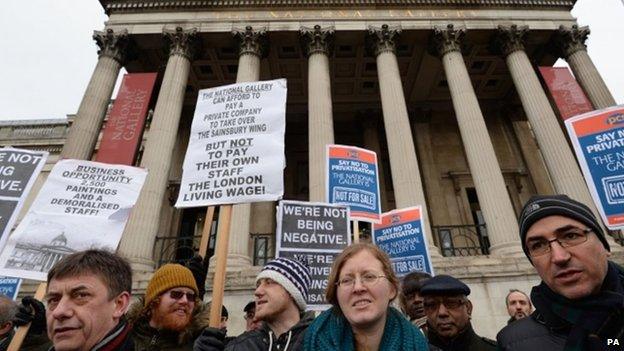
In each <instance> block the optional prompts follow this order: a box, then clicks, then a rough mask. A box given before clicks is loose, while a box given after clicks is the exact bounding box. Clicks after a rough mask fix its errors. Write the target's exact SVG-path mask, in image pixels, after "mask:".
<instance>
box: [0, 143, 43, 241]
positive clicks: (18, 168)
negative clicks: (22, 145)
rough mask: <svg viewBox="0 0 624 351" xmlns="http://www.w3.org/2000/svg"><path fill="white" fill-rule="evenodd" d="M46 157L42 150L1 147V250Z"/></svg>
mask: <svg viewBox="0 0 624 351" xmlns="http://www.w3.org/2000/svg"><path fill="white" fill-rule="evenodd" d="M47 158H48V153H47V152H45V151H30V150H21V149H13V148H3V149H0V235H1V236H0V249H1V248H2V247H4V244H5V243H6V240H7V238H8V236H9V233H10V231H11V229H12V228H13V224H14V223H15V220H16V219H17V215H18V214H19V212H20V209H21V208H22V206H23V205H24V200H25V199H26V196H28V193H29V192H30V188H32V185H33V183H34V182H35V180H36V179H37V176H38V175H39V173H40V172H41V169H42V168H43V165H45V162H46V159H47Z"/></svg>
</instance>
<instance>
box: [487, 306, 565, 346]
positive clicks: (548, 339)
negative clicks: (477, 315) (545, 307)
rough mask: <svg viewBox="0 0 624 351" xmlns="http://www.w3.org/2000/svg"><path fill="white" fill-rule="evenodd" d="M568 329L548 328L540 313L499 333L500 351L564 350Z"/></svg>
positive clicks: (512, 324) (535, 313) (514, 323)
mask: <svg viewBox="0 0 624 351" xmlns="http://www.w3.org/2000/svg"><path fill="white" fill-rule="evenodd" d="M568 333H569V330H567V329H554V328H549V327H548V326H546V323H545V321H544V320H543V319H542V317H541V315H540V314H539V313H538V312H534V313H533V314H532V315H530V316H528V317H526V318H522V319H520V320H518V321H515V322H513V323H511V324H509V325H508V326H506V327H505V328H503V330H501V331H500V332H498V335H496V341H497V342H498V348H499V350H504V351H512V350H513V351H524V350H526V351H536V350H549V351H558V350H563V347H564V346H565V343H566V337H567V335H568Z"/></svg>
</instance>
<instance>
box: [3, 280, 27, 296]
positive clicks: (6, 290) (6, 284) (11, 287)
mask: <svg viewBox="0 0 624 351" xmlns="http://www.w3.org/2000/svg"><path fill="white" fill-rule="evenodd" d="M21 285H22V280H21V279H20V278H11V277H2V276H0V294H2V295H4V296H7V297H9V298H11V299H12V300H15V299H16V298H17V294H18V293H19V289H20V286H21Z"/></svg>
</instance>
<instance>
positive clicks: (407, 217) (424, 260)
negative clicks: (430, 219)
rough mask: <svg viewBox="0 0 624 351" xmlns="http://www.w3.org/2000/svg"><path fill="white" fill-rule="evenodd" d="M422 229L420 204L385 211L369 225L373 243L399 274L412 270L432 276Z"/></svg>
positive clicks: (402, 274)
mask: <svg viewBox="0 0 624 351" xmlns="http://www.w3.org/2000/svg"><path fill="white" fill-rule="evenodd" d="M424 228H425V226H424V225H423V223H422V207H421V206H416V207H408V208H405V209H401V210H394V211H390V212H386V213H384V214H382V215H381V223H379V224H373V242H374V243H375V244H376V245H377V246H379V248H381V249H382V250H384V251H385V252H386V253H387V254H388V256H390V261H391V262H392V266H393V268H394V272H395V273H396V274H397V275H398V276H399V277H401V276H404V275H406V274H407V273H410V272H413V271H420V272H427V273H429V274H431V275H433V266H432V265H431V257H430V256H429V248H428V246H427V239H426V236H425V232H424Z"/></svg>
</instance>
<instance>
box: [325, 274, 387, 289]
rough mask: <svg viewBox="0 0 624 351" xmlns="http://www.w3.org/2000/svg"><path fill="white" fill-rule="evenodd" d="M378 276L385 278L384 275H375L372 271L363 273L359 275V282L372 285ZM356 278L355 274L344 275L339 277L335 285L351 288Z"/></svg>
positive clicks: (375, 282)
mask: <svg viewBox="0 0 624 351" xmlns="http://www.w3.org/2000/svg"><path fill="white" fill-rule="evenodd" d="M380 278H386V276H385V275H376V274H374V273H364V274H362V275H360V283H362V285H365V286H367V287H370V286H373V285H375V284H377V282H378V281H379V279H380ZM356 279H357V278H356V277H355V276H346V277H344V278H342V279H339V280H338V282H337V283H336V285H337V286H338V287H339V288H343V289H347V288H353V287H354V286H355V280H356Z"/></svg>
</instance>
